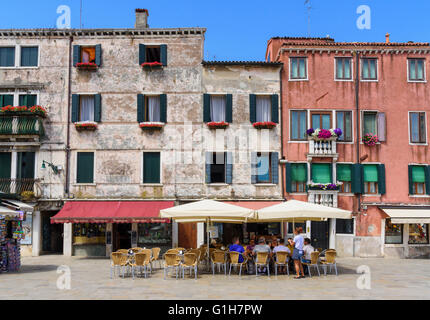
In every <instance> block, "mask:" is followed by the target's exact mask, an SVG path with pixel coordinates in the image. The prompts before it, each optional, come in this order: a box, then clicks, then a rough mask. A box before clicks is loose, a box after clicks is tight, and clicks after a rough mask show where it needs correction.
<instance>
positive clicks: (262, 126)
mask: <svg viewBox="0 0 430 320" xmlns="http://www.w3.org/2000/svg"><path fill="white" fill-rule="evenodd" d="M252 125H253V126H254V128H255V129H272V128H274V127H276V123H274V122H272V121H264V122H254V123H253V124H252Z"/></svg>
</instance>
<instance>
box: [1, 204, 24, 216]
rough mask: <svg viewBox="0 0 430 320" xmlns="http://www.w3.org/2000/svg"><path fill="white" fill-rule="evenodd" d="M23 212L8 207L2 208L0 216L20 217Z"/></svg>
mask: <svg viewBox="0 0 430 320" xmlns="http://www.w3.org/2000/svg"><path fill="white" fill-rule="evenodd" d="M20 213H21V211H16V210H11V209H9V208H7V207H3V206H0V216H8V217H18V216H19V214H20Z"/></svg>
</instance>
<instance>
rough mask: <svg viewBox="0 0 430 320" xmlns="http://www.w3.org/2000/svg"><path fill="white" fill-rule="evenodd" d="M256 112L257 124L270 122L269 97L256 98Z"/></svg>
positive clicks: (270, 104)
mask: <svg viewBox="0 0 430 320" xmlns="http://www.w3.org/2000/svg"><path fill="white" fill-rule="evenodd" d="M256 112H257V113H256V120H257V122H267V121H272V116H271V113H272V101H271V98H270V97H269V96H257V97H256Z"/></svg>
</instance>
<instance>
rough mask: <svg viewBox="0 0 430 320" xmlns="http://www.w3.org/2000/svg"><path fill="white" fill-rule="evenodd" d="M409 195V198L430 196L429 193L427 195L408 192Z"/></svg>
mask: <svg viewBox="0 0 430 320" xmlns="http://www.w3.org/2000/svg"><path fill="white" fill-rule="evenodd" d="M409 197H411V198H430V195H428V194H410V195H409Z"/></svg>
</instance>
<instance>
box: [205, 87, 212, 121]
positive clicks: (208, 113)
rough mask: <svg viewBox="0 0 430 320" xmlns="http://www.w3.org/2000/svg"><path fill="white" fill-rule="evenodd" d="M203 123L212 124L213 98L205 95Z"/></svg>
mask: <svg viewBox="0 0 430 320" xmlns="http://www.w3.org/2000/svg"><path fill="white" fill-rule="evenodd" d="M203 122H211V96H210V94H207V93H205V94H203Z"/></svg>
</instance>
